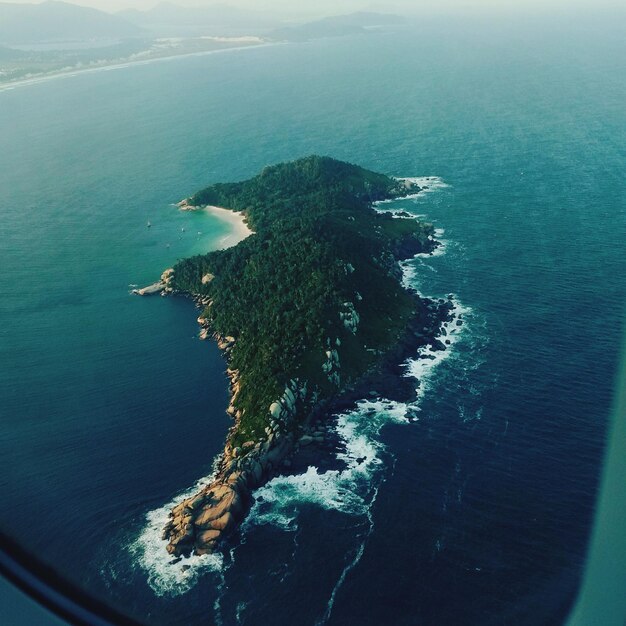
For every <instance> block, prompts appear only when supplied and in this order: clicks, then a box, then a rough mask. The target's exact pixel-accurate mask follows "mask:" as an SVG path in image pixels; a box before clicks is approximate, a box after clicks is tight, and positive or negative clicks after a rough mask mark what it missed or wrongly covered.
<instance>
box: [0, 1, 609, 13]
mask: <svg viewBox="0 0 626 626" xmlns="http://www.w3.org/2000/svg"><path fill="white" fill-rule="evenodd" d="M2 1H6V0H0V2H2ZM8 1H9V2H17V3H20V4H36V2H33V1H32V0H8ZM71 1H72V3H73V4H81V5H83V6H90V7H94V8H97V9H101V10H104V11H109V12H114V11H118V10H120V9H127V8H137V9H148V8H151V7H153V6H154V5H155V4H158V0H71ZM174 3H175V4H179V5H182V6H207V5H211V4H230V5H233V6H238V7H241V8H248V9H254V10H256V11H263V10H269V11H273V12H280V13H284V14H288V15H295V14H303V15H337V14H340V13H349V12H351V11H358V10H373V11H385V12H389V13H405V14H406V13H422V12H423V13H441V12H449V11H453V12H455V13H462V12H466V11H475V10H483V11H484V10H487V11H502V10H505V11H510V10H513V11H516V12H517V11H520V10H522V11H523V10H529V9H532V10H538V11H544V10H546V9H547V8H550V9H554V8H557V9H570V8H573V7H575V6H576V7H589V8H594V7H599V6H600V5H603V6H615V7H619V6H620V4H621V1H620V0H595V1H594V0H390V1H389V2H384V1H376V0H374V1H373V0H227V1H220V0H218V1H216V0H174Z"/></svg>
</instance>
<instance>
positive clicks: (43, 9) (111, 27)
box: [0, 0, 144, 45]
mask: <svg viewBox="0 0 626 626" xmlns="http://www.w3.org/2000/svg"><path fill="white" fill-rule="evenodd" d="M142 34H144V33H143V30H142V29H141V28H140V27H139V26H137V25H136V24H131V23H130V22H128V21H126V20H124V19H123V18H121V17H119V16H116V15H111V14H109V13H105V12H104V11H98V10H96V9H89V8H87V7H82V6H77V5H75V4H69V3H67V2H53V1H50V0H49V1H47V2H42V3H41V4H15V3H8V2H0V44H5V45H18V44H31V43H42V42H58V41H77V40H81V41H84V40H88V39H126V38H130V37H138V36H141V35H142Z"/></svg>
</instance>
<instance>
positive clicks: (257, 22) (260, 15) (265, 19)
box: [117, 2, 280, 34]
mask: <svg viewBox="0 0 626 626" xmlns="http://www.w3.org/2000/svg"><path fill="white" fill-rule="evenodd" d="M117 15H118V16H119V17H121V18H123V19H124V20H126V21H128V22H132V23H133V24H135V25H137V26H140V27H142V28H146V29H149V30H152V31H155V30H156V31H158V32H165V31H173V30H176V29H183V32H187V31H188V30H189V29H195V30H196V31H197V30H203V31H205V32H206V33H207V34H208V33H209V32H210V34H216V33H217V32H219V31H222V30H229V29H236V30H241V29H248V30H249V31H251V32H252V31H253V32H255V33H256V32H257V31H259V30H267V29H271V28H275V27H276V26H277V25H278V24H279V23H280V20H279V19H278V18H277V17H276V16H275V15H273V14H270V13H268V12H267V11H250V10H243V9H239V8H237V7H233V6H229V5H227V4H211V5H209V6H205V7H184V6H179V5H176V4H173V3H171V2H161V3H159V4H157V5H156V6H155V7H153V8H152V9H149V10H147V11H140V10H138V9H126V10H124V11H120V12H119V13H117ZM247 34H249V33H247Z"/></svg>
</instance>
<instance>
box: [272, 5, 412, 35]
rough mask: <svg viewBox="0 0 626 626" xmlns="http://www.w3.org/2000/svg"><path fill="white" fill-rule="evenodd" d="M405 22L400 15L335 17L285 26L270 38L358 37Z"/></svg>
mask: <svg viewBox="0 0 626 626" xmlns="http://www.w3.org/2000/svg"><path fill="white" fill-rule="evenodd" d="M403 22H404V18H403V17H400V16H399V15H391V14H388V13H368V12H359V13H351V14H349V15H334V16H332V17H325V18H323V19H320V20H315V21H313V22H307V23H305V24H297V25H293V26H283V27H280V28H277V29H275V30H273V31H272V32H271V33H269V36H270V37H272V38H273V39H286V40H288V41H306V40H309V39H319V38H321V37H340V36H344V35H358V34H362V33H365V32H367V31H368V30H371V29H374V28H376V27H388V26H395V25H398V24H402V23H403Z"/></svg>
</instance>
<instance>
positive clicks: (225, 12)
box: [0, 0, 403, 58]
mask: <svg viewBox="0 0 626 626" xmlns="http://www.w3.org/2000/svg"><path fill="white" fill-rule="evenodd" d="M402 21H403V18H401V17H399V16H397V15H389V14H382V13H365V12H362V13H353V14H350V15H338V16H333V17H327V18H324V19H320V20H316V21H312V22H307V23H303V24H290V25H284V23H282V24H281V20H280V19H279V18H278V17H277V16H276V15H273V14H268V13H267V12H261V11H244V10H242V9H238V8H236V7H232V6H228V5H225V4H214V5H210V6H206V7H197V8H190V7H180V6H177V5H175V4H172V3H169V2H162V3H160V4H158V5H156V6H155V7H154V8H152V9H150V10H148V11H139V10H137V9H127V10H124V11H121V12H119V13H117V14H115V15H112V14H110V13H105V12H104V11H98V10H96V9H90V8H86V7H82V6H77V5H75V4H70V3H68V2H59V1H53V0H48V1H46V2H42V3H41V4H16V3H9V2H0V46H16V45H20V44H22V45H28V44H43V43H60V42H78V41H81V42H84V41H89V40H107V39H110V40H121V39H131V38H154V37H181V36H182V37H187V36H192V37H193V36H198V35H262V36H264V37H267V38H270V39H275V40H287V41H307V40H309V39H318V38H320V37H335V36H342V35H354V34H359V33H364V32H366V31H368V30H370V29H372V28H374V27H381V26H383V27H384V26H392V25H397V24H400V23H402ZM7 55H8V53H7V51H6V50H5V51H4V53H3V54H2V55H1V56H2V57H4V58H7Z"/></svg>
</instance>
